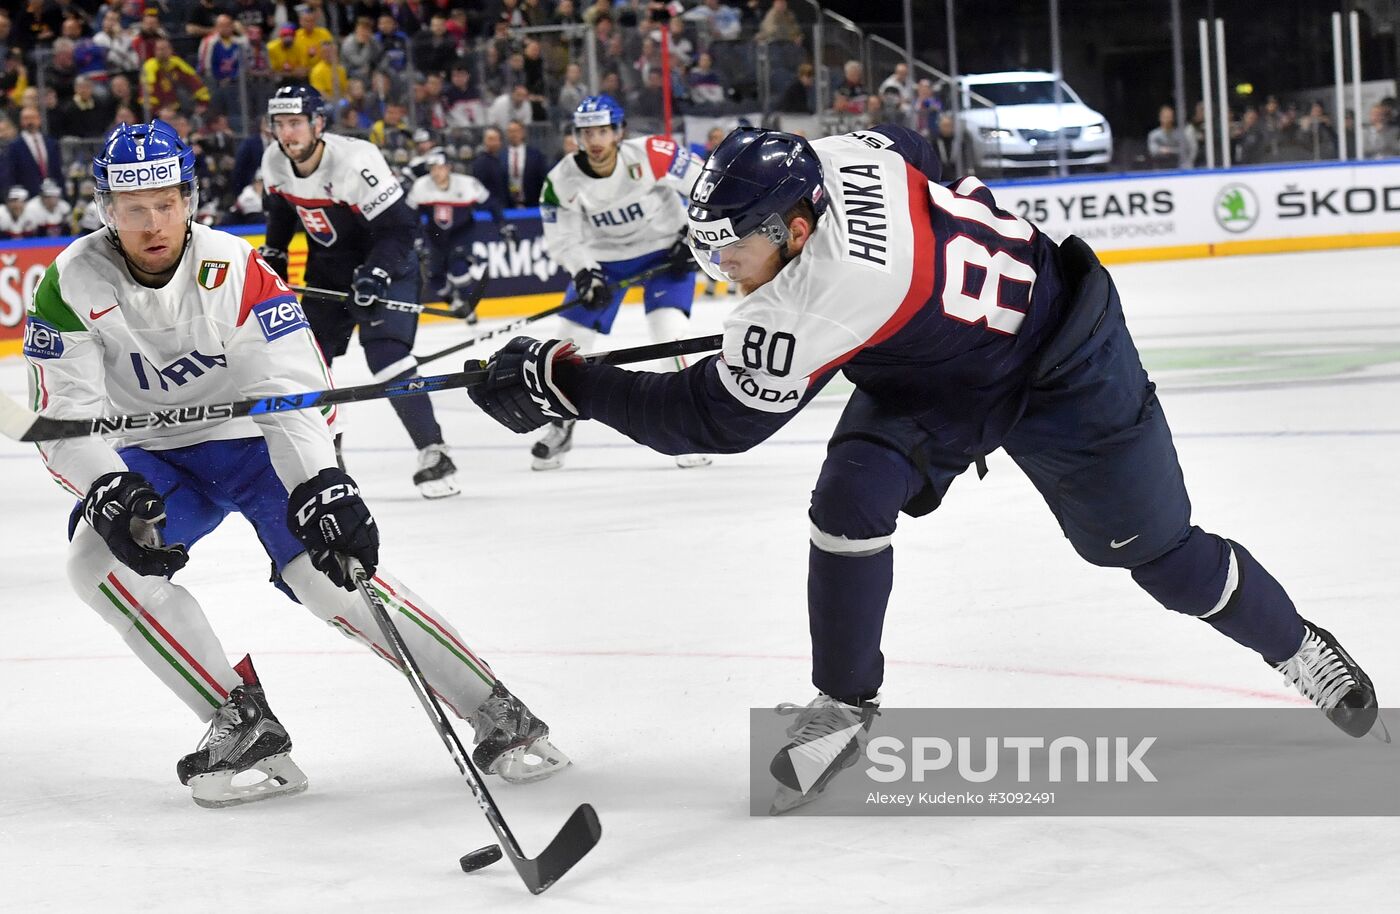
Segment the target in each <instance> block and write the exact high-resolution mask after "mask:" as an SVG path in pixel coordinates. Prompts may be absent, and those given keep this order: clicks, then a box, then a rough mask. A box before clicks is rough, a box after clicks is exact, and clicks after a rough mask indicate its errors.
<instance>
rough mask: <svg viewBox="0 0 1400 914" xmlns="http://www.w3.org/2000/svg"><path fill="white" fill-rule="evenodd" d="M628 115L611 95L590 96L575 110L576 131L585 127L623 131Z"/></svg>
mask: <svg viewBox="0 0 1400 914" xmlns="http://www.w3.org/2000/svg"><path fill="white" fill-rule="evenodd" d="M626 124H627V114H626V112H624V111H623V110H622V106H621V105H619V104H618V103H617V100H616V99H615V98H613V97H612V96H611V95H590V96H588V97H587V98H585V99H584V100H583V101H581V102H579V103H578V107H577V108H575V109H574V130H579V129H581V128H583V127H612V128H614V129H617V130H621V129H622V128H623V127H624V126H626Z"/></svg>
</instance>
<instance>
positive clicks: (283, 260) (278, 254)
mask: <svg viewBox="0 0 1400 914" xmlns="http://www.w3.org/2000/svg"><path fill="white" fill-rule="evenodd" d="M258 256H259V257H261V258H262V259H263V260H266V261H267V265H268V266H270V267H272V269H273V272H275V273H276V274H277V275H278V276H280V277H281V278H282V281H283V282H286V281H287V252H286V251H284V250H282V249H281V248H270V247H268V246H267V245H263V246H262V247H260V248H258Z"/></svg>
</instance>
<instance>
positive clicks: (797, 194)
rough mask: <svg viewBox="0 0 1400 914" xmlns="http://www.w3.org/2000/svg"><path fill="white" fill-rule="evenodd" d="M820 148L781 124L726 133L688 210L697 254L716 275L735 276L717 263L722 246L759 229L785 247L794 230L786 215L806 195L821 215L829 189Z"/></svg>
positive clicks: (742, 128) (808, 201)
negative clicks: (782, 129) (779, 128)
mask: <svg viewBox="0 0 1400 914" xmlns="http://www.w3.org/2000/svg"><path fill="white" fill-rule="evenodd" d="M822 180H823V176H822V166H821V162H820V161H819V160H818V159H817V153H816V150H814V149H813V148H812V145H811V144H810V143H808V142H807V141H806V140H804V139H803V138H802V137H800V136H797V135H795V134H791V133H782V132H780V131H777V130H763V129H760V128H756V127H739V128H737V129H735V130H734V131H732V132H731V133H730V134H729V136H727V137H725V138H724V140H723V141H721V142H720V144H719V145H718V146H716V147H715V149H714V151H713V152H712V153H710V157H709V158H708V159H707V160H706V161H705V168H704V170H703V171H701V172H700V177H699V178H698V179H697V180H696V182H695V186H694V187H692V188H691V191H690V206H689V207H688V208H687V210H686V215H687V217H688V219H689V222H690V231H689V241H690V246H691V248H692V249H693V250H694V251H695V256H696V260H698V261H699V262H700V265H701V266H703V267H704V268H705V272H706V273H709V274H710V275H711V277H713V278H715V279H721V280H730V279H731V277H729V276H728V275H727V274H725V273H724V272H723V271H721V270H719V269H718V264H719V252H720V251H721V250H723V249H724V248H726V247H729V246H730V245H733V244H738V243H740V242H742V241H743V240H744V239H746V238H748V237H749V236H751V235H754V234H758V235H759V236H761V237H762V238H764V239H766V240H767V241H768V242H769V243H770V244H772V245H773V246H774V247H776V248H779V249H782V248H783V247H784V246H785V245H786V244H787V241H788V237H789V231H788V225H787V220H786V219H785V218H784V215H785V214H786V213H787V212H788V211H789V210H791V209H792V208H793V207H794V206H796V205H797V204H798V203H800V202H802V201H803V200H805V201H807V203H808V204H809V205H810V206H811V207H812V212H813V213H814V214H815V215H816V216H817V218H818V219H819V220H820V218H821V215H822V213H824V212H826V207H827V194H826V188H825V187H824V186H823V184H822Z"/></svg>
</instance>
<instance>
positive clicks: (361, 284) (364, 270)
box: [350, 263, 389, 308]
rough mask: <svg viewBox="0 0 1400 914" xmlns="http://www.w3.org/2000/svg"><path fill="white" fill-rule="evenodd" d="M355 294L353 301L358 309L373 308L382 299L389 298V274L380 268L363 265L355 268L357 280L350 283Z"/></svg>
mask: <svg viewBox="0 0 1400 914" xmlns="http://www.w3.org/2000/svg"><path fill="white" fill-rule="evenodd" d="M350 289H351V291H352V292H354V296H353V298H352V299H351V300H352V301H353V302H354V303H355V306H356V307H358V308H373V307H374V303H375V302H377V301H379V299H381V298H388V297H389V274H388V273H386V272H384V271H383V270H382V269H380V268H379V267H372V266H370V265H369V264H367V263H362V264H360V265H359V266H358V267H356V268H355V278H354V279H353V280H352V281H351V283H350Z"/></svg>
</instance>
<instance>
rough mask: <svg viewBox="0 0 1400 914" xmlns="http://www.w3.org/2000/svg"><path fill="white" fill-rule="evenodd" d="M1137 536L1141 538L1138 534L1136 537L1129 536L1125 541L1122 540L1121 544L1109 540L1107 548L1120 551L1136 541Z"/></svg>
mask: <svg viewBox="0 0 1400 914" xmlns="http://www.w3.org/2000/svg"><path fill="white" fill-rule="evenodd" d="M1139 536H1142V534H1141V533H1139V534H1137V535H1136V536H1130V537H1128V538H1127V539H1125V540H1123V542H1121V543H1120V542H1118V541H1117V540H1109V541H1108V548H1110V549H1122V548H1123V547H1124V546H1126V545H1128V544H1129V543H1131V542H1132V541H1133V540H1135V539H1137V538H1138V537H1139Z"/></svg>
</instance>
